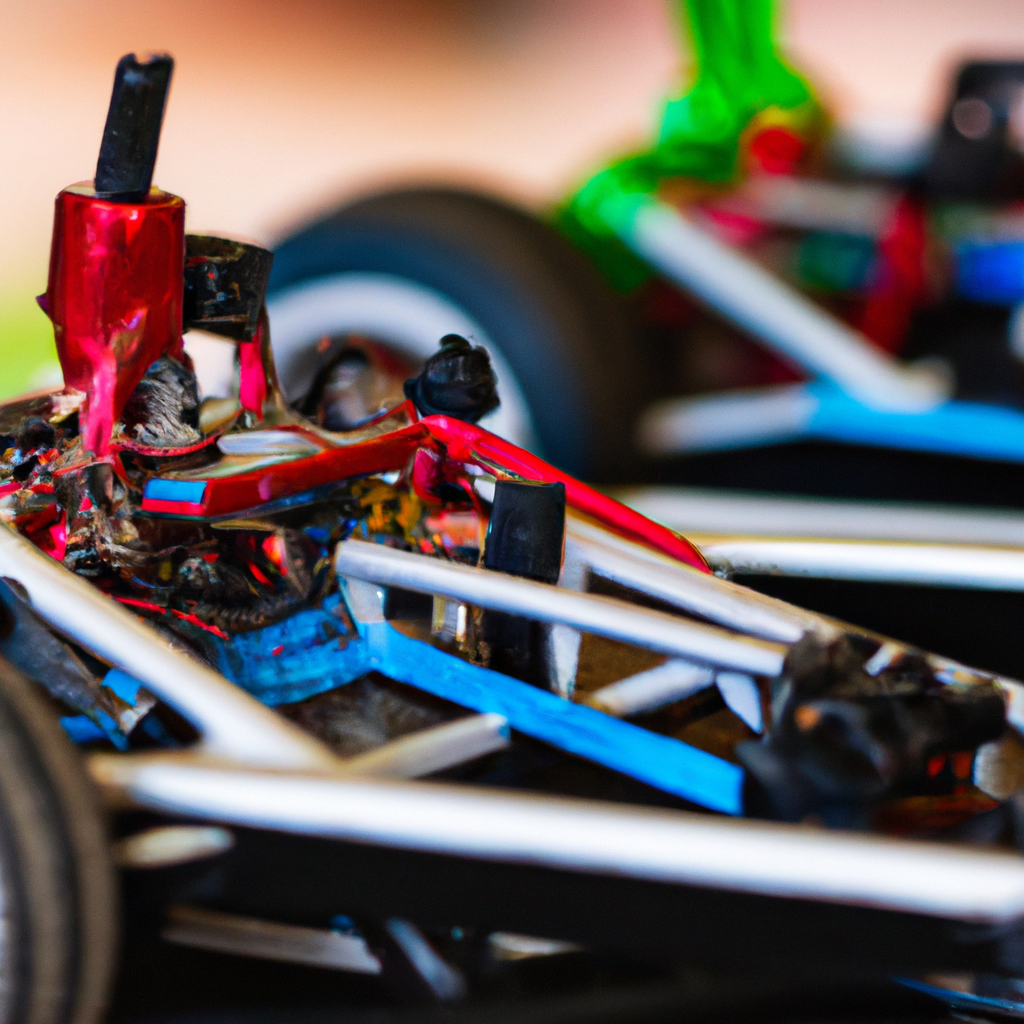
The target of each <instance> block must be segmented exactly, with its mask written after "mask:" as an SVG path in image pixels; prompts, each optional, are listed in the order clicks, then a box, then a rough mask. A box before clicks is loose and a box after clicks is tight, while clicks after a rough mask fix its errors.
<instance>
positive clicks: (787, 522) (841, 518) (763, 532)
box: [613, 487, 1024, 547]
mask: <svg viewBox="0 0 1024 1024" xmlns="http://www.w3.org/2000/svg"><path fill="white" fill-rule="evenodd" d="M613 497H615V498H618V500H619V501H621V502H622V503H623V504H625V505H628V506H629V507H630V508H632V509H635V510H636V511H637V512H639V513H640V514H641V515H645V516H647V517H648V519H653V520H654V521H655V522H656V523H661V524H662V526H667V527H668V528H669V529H670V530H675V531H676V532H677V533H681V534H683V535H684V536H689V535H690V533H711V534H715V533H717V534H731V535H733V536H735V535H737V534H740V535H742V534H746V535H748V536H756V537H800V538H806V537H821V538H823V539H828V540H838V539H840V538H844V539H850V540H888V541H924V542H932V543H948V544H996V545H1004V546H1007V547H1015V546H1019V547H1024V514H1022V513H1020V512H1012V511H1010V510H1008V509H998V510H997V509H986V508H970V507H968V506H957V505H925V504H923V503H917V502H892V501H886V502H881V501H837V500H835V499H833V498H795V497H794V498H781V497H778V496H777V495H774V494H750V493H746V494H745V493H742V492H730V491H713V490H705V489H703V488H699V487H636V488H630V489H629V490H623V491H618V492H616V493H615V494H614V495H613Z"/></svg>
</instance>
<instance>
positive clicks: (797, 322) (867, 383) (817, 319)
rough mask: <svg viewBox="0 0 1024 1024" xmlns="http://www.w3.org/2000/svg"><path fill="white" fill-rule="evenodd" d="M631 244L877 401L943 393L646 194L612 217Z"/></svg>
mask: <svg viewBox="0 0 1024 1024" xmlns="http://www.w3.org/2000/svg"><path fill="white" fill-rule="evenodd" d="M613 228H615V230H616V231H617V233H618V234H619V236H620V237H621V238H622V239H623V241H624V242H625V243H626V245H628V246H629V247H630V248H631V249H633V251H634V252H636V253H637V254H638V255H640V256H641V257H643V258H644V259H645V260H647V261H648V262H649V263H651V264H652V265H653V266H655V267H657V268H658V269H659V270H660V271H661V272H662V273H663V274H665V276H666V277H668V278H669V279H670V280H672V281H675V282H676V283H677V284H679V285H681V286H682V287H683V288H686V289H687V290H688V291H691V292H693V293H694V294H696V295H697V296H699V297H700V298H701V299H703V300H704V301H705V302H707V303H708V304H709V305H710V306H712V307H714V308H715V309H717V310H718V311H719V312H721V313H723V314H724V315H725V316H727V317H728V318H729V319H730V320H732V321H733V322H734V323H737V324H738V325H739V326H741V327H743V328H744V329H746V330H748V331H750V332H751V333H752V334H754V335H756V336H757V337H758V338H760V339H761V340H762V341H763V342H764V343H765V344H767V345H768V346H769V347H770V348H772V349H773V350H774V351H775V352H778V353H780V354H781V355H783V356H785V357H786V358H788V359H790V360H795V361H796V362H797V363H798V364H799V365H800V366H803V367H804V368H806V369H807V370H808V371H810V372H811V373H812V374H814V375H815V376H817V377H820V378H822V379H824V380H829V381H832V382H833V383H835V384H837V385H838V386H839V387H840V388H842V389H843V390H844V391H846V392H847V394H849V395H852V396H853V397H854V398H857V399H859V400H860V401H862V402H864V403H866V404H868V405H870V406H872V407H875V408H881V409H903V410H906V411H916V410H923V409H929V408H932V407H934V406H935V405H937V404H939V403H940V402H942V401H944V400H945V399H946V397H947V395H946V393H945V389H944V388H943V387H942V386H941V385H939V383H938V382H937V380H936V379H935V378H934V377H932V376H930V375H928V374H925V373H914V372H913V371H911V370H908V369H905V368H903V367H901V366H900V365H899V364H898V363H896V362H895V361H894V360H892V359H890V358H889V357H888V356H886V355H884V354H883V353H882V352H881V351H879V350H878V349H877V348H875V347H874V346H872V345H871V344H870V343H869V342H868V341H867V339H866V338H864V337H863V336H862V335H860V334H858V333H857V332H856V331H854V330H852V329H851V328H850V327H848V326H847V325H846V324H844V323H843V322H842V321H840V320H839V319H837V318H836V317H834V316H832V315H830V314H829V313H827V312H825V310H823V309H822V308H820V307H819V306H816V305H815V304H814V303H813V302H811V301H810V300H809V299H805V298H804V297H803V296H802V295H799V294H798V293H797V292H796V291H794V290H793V289H792V288H790V287H789V286H788V285H786V284H785V283H784V282H782V281H780V280H779V279H778V278H776V277H774V276H772V275H771V274H770V273H769V272H768V271H766V270H764V269H762V268H761V267H759V266H758V265H757V264H756V263H754V262H753V261H751V260H749V259H747V258H746V257H745V256H743V255H742V254H741V253H739V252H736V251H735V250H733V249H730V248H729V247H728V246H727V245H725V244H723V243H722V242H720V241H718V239H716V238H714V237H713V236H712V235H710V234H709V233H708V232H706V231H703V230H702V229H701V228H699V227H698V226H697V225H696V224H694V223H692V222H691V221H689V220H687V219H686V218H685V217H683V216H682V215H680V214H679V212H678V211H676V210H675V209H673V208H672V207H671V206H668V205H666V204H664V203H660V202H658V201H656V200H654V199H651V198H648V197H644V198H642V199H639V200H638V201H637V203H636V204H635V205H634V207H633V208H632V209H631V216H630V218H629V220H628V222H626V223H624V224H622V225H613Z"/></svg>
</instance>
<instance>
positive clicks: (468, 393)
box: [405, 334, 499, 423]
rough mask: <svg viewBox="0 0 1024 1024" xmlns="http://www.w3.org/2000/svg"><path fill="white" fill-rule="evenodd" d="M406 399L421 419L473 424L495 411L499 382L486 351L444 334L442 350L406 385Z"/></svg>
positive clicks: (456, 335)
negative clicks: (448, 418) (437, 417)
mask: <svg viewBox="0 0 1024 1024" xmlns="http://www.w3.org/2000/svg"><path fill="white" fill-rule="evenodd" d="M405 396H406V398H411V399H412V401H413V402H414V403H415V405H416V408H417V409H419V411H420V412H421V413H423V415H424V416H434V415H443V416H452V417H454V418H455V419H457V420H464V421H465V422H467V423H476V422H477V420H479V419H480V418H481V417H482V416H486V415H487V414H488V413H489V412H493V411H494V410H495V409H497V408H498V404H499V402H498V381H497V378H496V377H495V376H494V370H493V368H492V367H491V357H490V356H489V355H488V354H487V350H486V349H484V348H481V347H480V346H479V345H477V346H476V347H475V348H474V347H473V346H472V345H471V344H470V343H469V342H468V341H466V339H465V338H463V337H462V336H461V335H459V334H446V335H445V336H444V337H443V338H442V339H441V349H440V351H439V352H435V353H434V354H433V355H432V356H431V357H430V358H429V359H428V360H427V362H426V365H425V366H424V367H423V369H422V370H421V371H420V374H419V376H418V377H413V378H411V379H410V380H407V381H406V382H405Z"/></svg>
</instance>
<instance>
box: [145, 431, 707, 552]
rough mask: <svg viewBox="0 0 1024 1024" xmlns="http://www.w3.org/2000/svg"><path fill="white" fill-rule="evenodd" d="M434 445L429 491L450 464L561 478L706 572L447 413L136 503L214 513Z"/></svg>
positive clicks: (163, 489) (582, 504) (161, 482)
mask: <svg viewBox="0 0 1024 1024" xmlns="http://www.w3.org/2000/svg"><path fill="white" fill-rule="evenodd" d="M431 449H433V452H434V453H435V454H436V456H437V458H436V461H435V460H434V459H431V458H430V457H429V455H427V456H426V458H423V457H421V458H419V459H417V461H416V465H415V466H414V474H415V478H414V481H413V482H414V484H415V485H417V489H418V490H421V491H424V492H427V493H429V490H430V487H431V485H432V483H434V482H435V481H440V480H441V479H443V478H444V475H445V474H446V473H448V472H449V467H451V466H453V465H455V466H461V465H464V464H467V463H469V464H472V465H475V466H478V467H480V468H481V469H484V470H485V471H487V472H489V473H494V474H495V475H497V476H504V477H515V478H519V479H522V480H536V481H539V482H543V483H554V482H556V481H557V482H560V483H563V484H565V492H566V502H567V504H568V505H569V507H570V508H572V509H575V510H576V511H577V512H582V513H583V514H585V515H588V516H591V517H592V518H594V519H596V520H597V521H598V522H599V523H601V524H602V525H603V526H606V527H608V528H609V529H610V530H612V531H614V532H615V533H617V534H619V535H620V536H622V537H625V538H627V539H629V540H635V541H638V542H640V543H641V544H644V545H646V546H647V547H650V548H652V549H653V550H655V551H659V552H661V553H662V554H665V555H669V556H670V557H672V558H675V559H678V560H679V561H681V562H684V563H685V564H686V565H689V566H692V567H693V568H695V569H700V570H701V571H703V572H709V571H710V570H709V568H708V565H707V562H705V561H704V557H703V556H702V555H701V553H700V552H699V551H698V550H697V548H695V547H694V546H693V545H692V544H691V543H690V542H689V541H687V540H686V539H685V538H683V537H681V536H679V534H677V533H675V532H673V531H672V530H669V529H667V528H666V527H664V526H660V525H658V524H657V523H652V522H651V521H650V520H649V519H646V518H645V517H644V516H642V515H640V514H639V513H638V512H634V511H633V510H632V509H630V508H627V507H626V506H625V505H623V504H621V503H620V502H618V501H615V500H614V499H613V498H609V497H608V496H607V495H604V494H601V493H600V492H599V491H596V490H594V489H593V488H592V487H588V486H587V485H586V484H583V483H580V481H579V480H576V479H574V478H573V477H571V476H569V475H568V474H566V473H562V472H561V471H560V470H557V469H555V467H554V466H551V465H549V464H548V463H546V462H544V461H543V460H542V459H538V458H537V457H536V456H535V455H531V454H530V453H529V452H526V451H523V449H521V448H517V447H516V446H515V445H514V444H511V443H510V442H508V441H505V440H504V439H502V438H500V437H497V436H496V435H495V434H492V433H490V432H489V431H487V430H484V429H483V428H482V427H477V426H474V425H473V424H470V423H465V422H463V421H462V420H457V419H454V418H452V417H449V416H427V417H426V418H425V419H422V420H420V421H419V422H417V423H412V424H410V425H408V426H405V427H401V428H400V429H398V430H394V431H392V432H390V433H387V434H383V435H381V436H380V437H376V438H372V439H370V440H367V441H360V442H358V443H356V444H351V445H344V446H339V447H334V448H327V449H325V450H324V451H321V452H317V453H316V454H314V455H308V456H305V457H302V458H298V459H293V460H291V461H289V462H283V463H278V464H277V465H274V466H266V467H261V468H259V469H255V470H250V471H248V472H241V473H237V474H233V475H231V476H223V477H217V476H211V477H210V478H209V479H206V480H203V479H201V476H200V474H198V473H197V474H195V476H191V475H190V477H189V478H188V479H187V480H186V479H183V478H180V477H168V478H154V479H152V480H150V481H149V483H148V484H147V485H146V489H145V491H144V493H143V500H142V510H143V512H149V513H154V514H158V515H159V514H163V515H174V516H195V517H199V518H213V517H218V516H225V515H234V514H237V513H239V512H242V511H244V510H247V509H252V508H256V507H258V506H260V505H263V504H265V503H267V502H269V501H276V500H279V499H281V498H286V497H290V496H291V495H295V494H300V493H301V492H303V491H307V490H311V489H313V488H315V487H322V486H323V485H325V484H329V483H332V482H334V481H336V480H344V479H346V478H348V477H354V476H362V475H365V474H369V473H385V472H388V471H392V470H402V469H405V468H406V467H407V466H408V465H409V463H410V460H412V459H414V457H416V456H417V454H418V453H420V452H429V451H430V450H431Z"/></svg>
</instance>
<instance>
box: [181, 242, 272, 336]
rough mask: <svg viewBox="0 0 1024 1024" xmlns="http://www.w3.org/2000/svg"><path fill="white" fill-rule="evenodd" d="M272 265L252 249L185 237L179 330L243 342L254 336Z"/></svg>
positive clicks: (241, 244) (263, 251)
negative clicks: (215, 335) (182, 306)
mask: <svg viewBox="0 0 1024 1024" xmlns="http://www.w3.org/2000/svg"><path fill="white" fill-rule="evenodd" d="M273 261H274V254H273V253H272V252H270V250H269V249H263V248H261V247H260V246H258V245H251V244H249V243H247V242H236V241H234V240H233V239H230V238H216V237H214V236H213V235H186V236H185V302H184V309H183V314H184V327H185V330H186V331H189V330H192V329H193V328H198V329H199V330H202V331H210V332H211V333H212V334H220V335H222V336H223V337H225V338H232V339H234V340H235V341H249V340H250V339H251V338H252V337H253V335H254V334H255V333H256V327H257V325H258V323H259V318H260V310H261V309H262V308H263V301H264V299H265V298H266V295H267V281H268V280H269V279H270V265H271V263H273Z"/></svg>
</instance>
